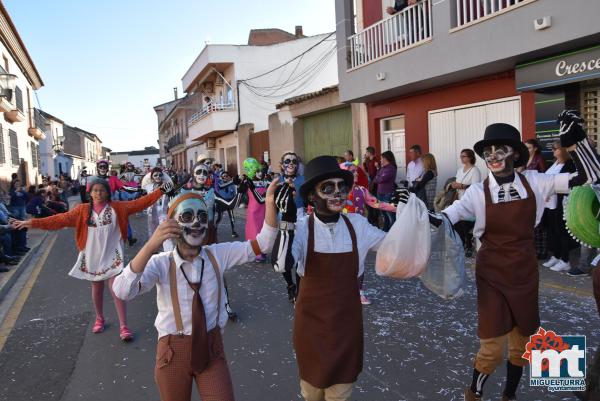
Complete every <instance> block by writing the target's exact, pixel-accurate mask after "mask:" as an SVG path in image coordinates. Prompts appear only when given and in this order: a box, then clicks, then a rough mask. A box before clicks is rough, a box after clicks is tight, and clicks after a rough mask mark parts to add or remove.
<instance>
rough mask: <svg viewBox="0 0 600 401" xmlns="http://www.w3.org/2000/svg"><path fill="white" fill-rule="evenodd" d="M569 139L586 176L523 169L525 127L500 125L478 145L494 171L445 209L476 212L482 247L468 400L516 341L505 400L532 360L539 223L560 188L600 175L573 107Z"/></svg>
mask: <svg viewBox="0 0 600 401" xmlns="http://www.w3.org/2000/svg"><path fill="white" fill-rule="evenodd" d="M558 122H559V124H560V140H561V145H562V146H563V147H565V148H567V150H569V152H570V154H571V157H572V158H573V160H574V162H575V165H576V166H577V171H578V174H577V175H576V176H573V175H570V174H568V173H566V174H556V175H546V174H539V173H537V172H536V171H530V170H525V171H524V172H523V173H521V174H519V173H515V168H517V167H520V166H523V165H524V164H525V163H526V162H527V155H528V152H527V148H526V147H525V145H524V144H523V143H522V142H521V137H520V133H519V131H518V130H517V129H516V128H514V127H513V126H511V125H508V124H502V123H499V124H492V125H490V126H488V127H487V128H486V130H485V134H484V139H483V140H481V141H479V142H477V143H476V144H475V145H474V149H475V152H476V153H477V154H478V155H479V156H480V157H482V158H483V159H484V160H485V162H486V165H487V167H488V169H489V170H490V173H489V176H488V177H487V178H486V179H485V180H484V181H483V182H482V183H477V184H474V185H471V186H470V187H469V188H468V189H467V190H466V192H465V194H464V195H463V197H462V198H461V199H460V200H457V201H455V202H454V203H453V204H452V205H451V206H449V207H448V208H446V209H445V210H444V211H443V213H444V214H446V215H447V216H448V218H449V219H450V221H451V222H452V223H453V224H454V223H456V222H458V221H460V220H465V219H468V218H473V217H474V218H475V228H474V230H473V234H474V235H475V236H476V237H478V238H480V240H481V242H482V247H481V249H480V250H479V252H478V254H477V260H476V266H477V267H476V270H475V272H476V273H475V276H476V285H477V310H478V318H479V320H478V336H479V338H480V348H479V352H478V353H477V356H476V358H475V366H474V370H473V381H472V384H471V386H470V387H468V388H467V389H466V391H465V396H464V399H465V400H468V401H472V400H480V399H481V397H482V393H483V386H484V384H485V382H486V380H487V379H488V377H489V375H490V374H491V373H492V372H493V371H494V370H495V369H496V368H497V367H498V366H499V365H500V364H501V363H502V360H503V350H504V346H505V344H506V343H507V342H508V353H509V357H508V361H507V364H506V366H507V373H506V385H505V387H504V391H503V396H502V400H514V399H516V396H515V393H516V390H517V386H518V384H519V381H520V379H521V376H522V374H523V366H524V365H525V364H526V360H525V359H523V358H522V355H523V354H524V352H525V345H526V344H527V342H528V341H529V336H531V335H532V334H534V333H535V332H536V331H537V329H538V327H539V325H540V316H539V309H538V286H539V273H538V264H537V260H536V257H535V249H534V238H533V229H534V227H535V225H537V224H538V223H539V222H540V219H541V217H542V214H543V211H544V201H545V199H546V198H547V197H548V196H550V195H553V194H555V193H567V192H568V191H569V188H570V187H572V186H574V185H580V184H581V183H585V182H595V181H597V180H598V178H599V177H600V163H599V161H598V156H597V154H596V153H595V151H594V150H593V149H592V148H591V147H590V146H589V144H588V142H587V136H586V134H585V132H584V131H583V128H582V120H581V118H580V117H579V116H578V115H577V114H576V112H573V111H564V112H562V113H561V114H560V115H559V119H558Z"/></svg>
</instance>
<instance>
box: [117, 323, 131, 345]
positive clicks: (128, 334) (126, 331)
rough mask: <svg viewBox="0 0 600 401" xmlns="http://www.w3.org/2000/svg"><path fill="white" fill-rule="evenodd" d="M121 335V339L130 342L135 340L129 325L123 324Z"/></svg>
mask: <svg viewBox="0 0 600 401" xmlns="http://www.w3.org/2000/svg"><path fill="white" fill-rule="evenodd" d="M119 337H121V340H123V341H125V342H128V341H131V340H133V333H132V332H131V330H129V328H128V327H127V326H121V330H120V332H119Z"/></svg>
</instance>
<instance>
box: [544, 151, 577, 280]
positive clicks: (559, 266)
mask: <svg viewBox="0 0 600 401" xmlns="http://www.w3.org/2000/svg"><path fill="white" fill-rule="evenodd" d="M552 151H553V153H554V157H555V158H556V161H555V162H554V164H552V166H550V168H549V169H548V170H547V171H546V173H545V174H548V175H554V174H559V173H574V172H575V171H576V169H575V164H574V163H573V160H571V157H570V156H569V153H568V152H567V151H566V150H565V148H562V147H561V146H560V142H558V141H557V142H555V143H553V144H552ZM564 197H565V196H564V195H562V194H556V195H552V196H550V197H549V198H548V199H547V200H546V210H545V211H544V217H543V219H542V221H543V222H544V223H545V226H546V227H545V228H546V231H547V233H548V249H549V250H550V253H551V255H552V256H551V257H550V259H549V260H548V261H546V262H545V263H544V264H543V266H545V267H549V268H550V270H554V271H556V272H561V271H569V270H571V265H570V264H569V253H570V252H571V250H572V249H574V248H576V247H577V242H575V241H574V240H573V239H572V238H571V236H570V235H569V233H568V232H567V229H566V227H565V221H564V217H563V215H564V211H563V198H564Z"/></svg>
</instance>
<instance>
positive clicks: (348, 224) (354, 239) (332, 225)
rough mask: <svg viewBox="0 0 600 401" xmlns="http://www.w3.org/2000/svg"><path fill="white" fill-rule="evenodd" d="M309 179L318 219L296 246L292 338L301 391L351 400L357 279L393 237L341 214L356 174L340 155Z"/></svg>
mask: <svg viewBox="0 0 600 401" xmlns="http://www.w3.org/2000/svg"><path fill="white" fill-rule="evenodd" d="M304 178H305V181H304V183H303V184H302V185H301V186H300V191H299V192H300V196H301V197H302V199H303V200H304V202H305V203H306V204H310V205H311V206H312V207H313V209H314V213H312V214H310V215H309V216H305V217H303V218H301V219H299V220H298V222H297V225H296V233H295V236H294V241H293V243H292V255H293V257H294V260H295V262H296V263H297V267H296V272H297V274H298V275H299V276H300V277H302V278H301V280H300V288H299V292H298V298H297V300H296V309H295V319H294V335H293V337H294V349H295V351H296V359H297V361H298V367H299V371H300V389H301V393H302V396H303V397H304V398H305V400H306V401H322V400H323V398H325V400H326V401H333V400H335V401H338V400H339V401H343V400H349V399H350V395H351V393H352V386H353V383H354V382H355V381H356V380H357V378H358V375H359V374H360V372H361V370H362V366H363V322H362V306H361V302H360V295H359V289H358V276H360V275H361V274H362V273H363V271H364V263H365V258H366V256H367V253H368V252H369V251H370V250H375V251H376V250H377V249H378V248H379V245H380V244H381V242H382V240H383V239H384V237H385V236H386V233H385V232H384V231H381V230H379V229H378V228H376V227H374V226H372V225H371V224H369V222H368V221H367V219H366V218H365V217H363V216H361V215H359V214H356V213H351V214H348V215H345V214H342V210H343V209H344V207H345V205H346V199H347V197H348V193H349V192H350V189H351V188H352V185H353V184H354V175H353V174H352V172H350V171H347V170H342V169H341V168H340V166H339V165H338V163H337V161H336V159H335V158H334V157H333V156H319V157H316V158H314V159H313V160H311V161H310V162H309V163H308V164H307V165H306V169H305V175H304Z"/></svg>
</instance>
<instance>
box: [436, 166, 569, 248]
mask: <svg viewBox="0 0 600 401" xmlns="http://www.w3.org/2000/svg"><path fill="white" fill-rule="evenodd" d="M522 174H523V175H524V176H525V178H526V179H527V182H528V183H529V186H530V187H531V190H532V191H533V194H534V195H535V205H536V216H535V224H536V225H537V224H538V223H539V222H540V220H541V218H542V214H544V205H545V203H546V198H548V197H549V196H550V195H553V194H556V193H567V192H569V179H570V177H571V174H568V173H563V174H556V175H546V174H543V173H538V172H537V171H535V170H525V171H523V173H522ZM488 178H489V188H490V196H491V198H492V203H498V191H499V190H500V186H499V185H498V183H497V182H496V179H495V178H494V176H493V174H492V173H490V174H489V176H488ZM513 186H514V188H515V189H516V190H517V192H518V193H519V196H520V197H521V199H526V198H527V190H526V189H525V186H524V185H523V183H522V182H521V179H520V178H519V175H518V174H516V175H515V180H514V182H513ZM505 191H508V188H505ZM443 212H444V213H445V214H446V215H447V216H448V218H449V219H450V221H451V222H452V224H454V223H456V222H458V221H460V220H473V219H475V228H474V229H473V235H474V236H475V237H477V238H481V236H482V235H483V233H484V232H485V193H484V191H483V182H479V183H476V184H473V185H471V186H470V187H469V188H467V190H466V191H465V194H464V195H463V197H462V198H460V199H459V200H456V201H454V203H453V204H452V205H450V206H448V207H447V208H446V209H444V210H443ZM506 223H507V224H510V222H506Z"/></svg>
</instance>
